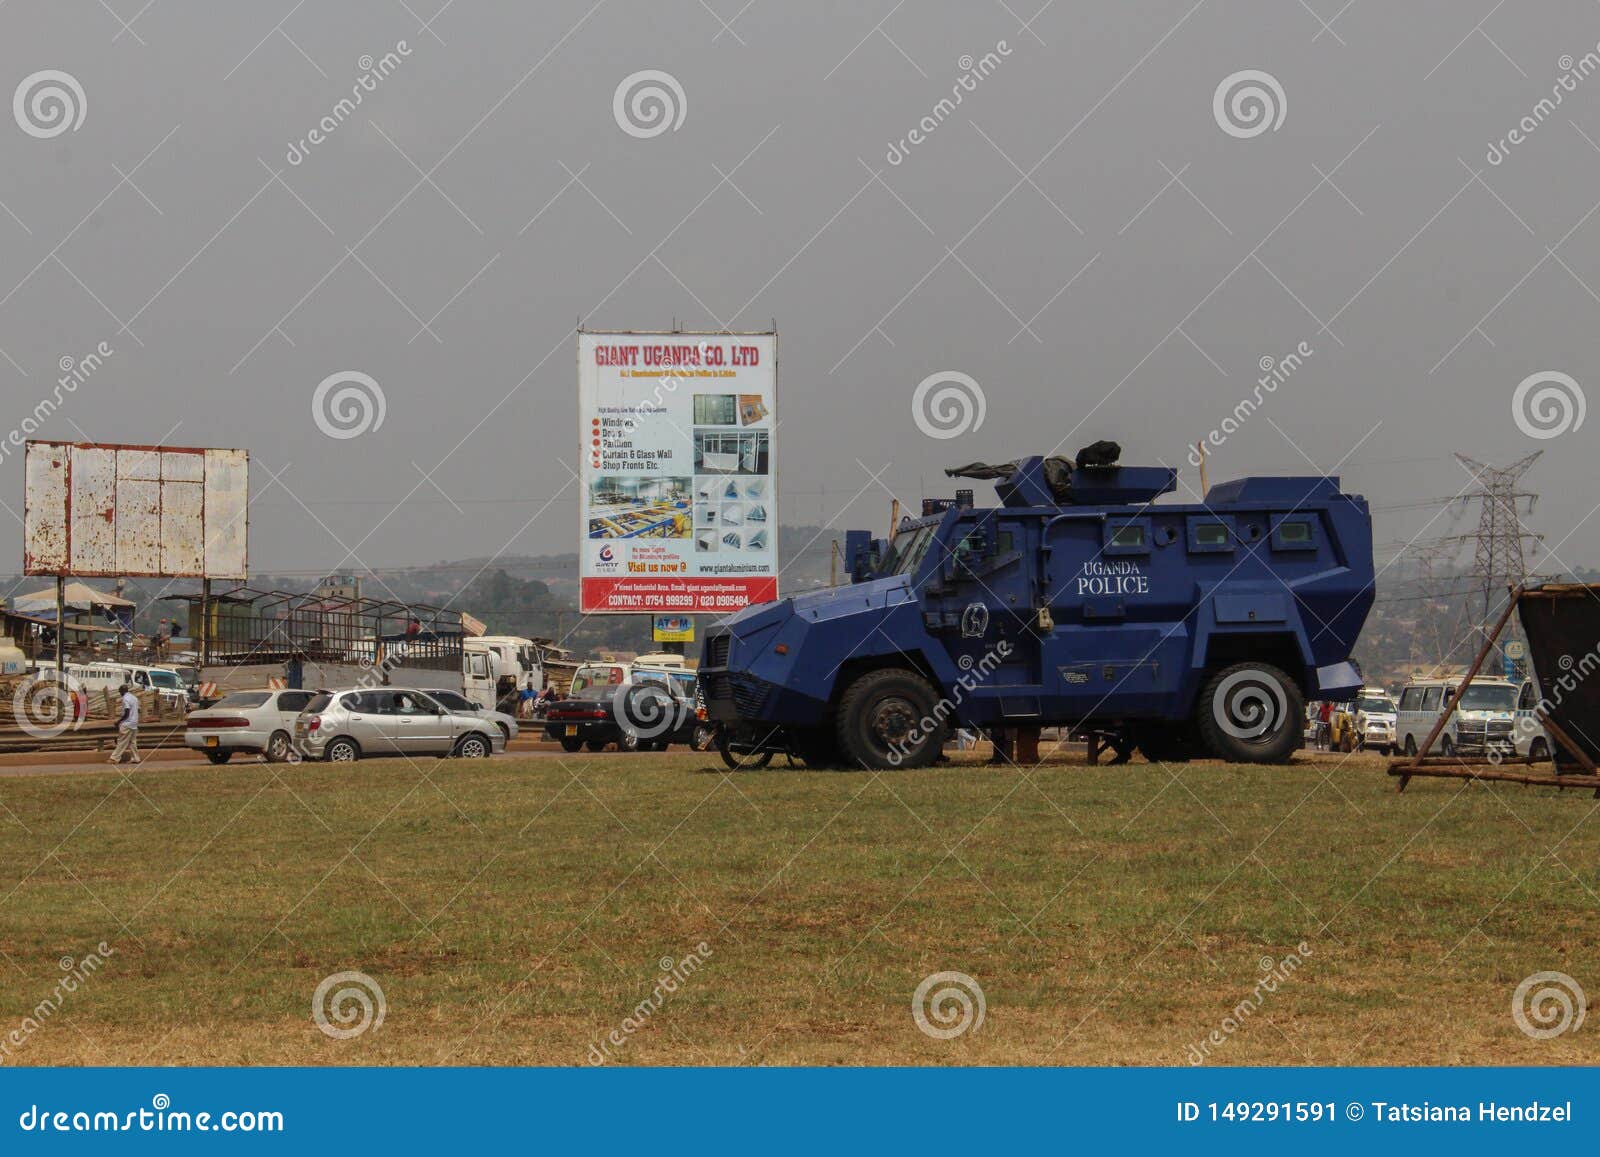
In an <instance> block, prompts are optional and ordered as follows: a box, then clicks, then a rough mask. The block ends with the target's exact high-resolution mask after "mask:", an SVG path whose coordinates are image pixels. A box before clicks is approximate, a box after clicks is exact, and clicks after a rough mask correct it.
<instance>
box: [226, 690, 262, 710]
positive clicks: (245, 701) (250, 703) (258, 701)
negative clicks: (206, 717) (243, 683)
mask: <svg viewBox="0 0 1600 1157" xmlns="http://www.w3.org/2000/svg"><path fill="white" fill-rule="evenodd" d="M271 694H272V692H271V691H235V692H234V693H233V694H232V695H228V696H226V697H224V698H223V699H221V700H219V701H217V702H216V703H214V704H212V706H213V707H214V708H222V707H231V708H233V709H234V710H235V711H243V710H245V709H246V708H249V707H260V706H261V705H262V704H263V703H265V702H266V701H267V696H269V695H271Z"/></svg>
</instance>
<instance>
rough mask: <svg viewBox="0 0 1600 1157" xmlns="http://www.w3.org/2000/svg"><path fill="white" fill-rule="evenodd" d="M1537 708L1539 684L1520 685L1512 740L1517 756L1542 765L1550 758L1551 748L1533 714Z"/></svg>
mask: <svg viewBox="0 0 1600 1157" xmlns="http://www.w3.org/2000/svg"><path fill="white" fill-rule="evenodd" d="M1537 706H1539V684H1538V683H1537V682H1535V681H1534V680H1532V679H1529V680H1527V681H1525V682H1524V683H1523V684H1522V690H1521V692H1519V693H1518V695H1517V726H1516V730H1515V732H1514V733H1513V739H1514V741H1515V743H1516V747H1517V754H1518V755H1527V756H1532V757H1533V761H1534V762H1535V763H1543V762H1544V761H1545V760H1547V759H1549V758H1550V751H1551V748H1550V739H1549V737H1548V736H1546V735H1545V730H1544V725H1543V724H1542V723H1540V722H1539V719H1538V717H1537V716H1535V715H1534V713H1533V711H1534V708H1535V707H1537Z"/></svg>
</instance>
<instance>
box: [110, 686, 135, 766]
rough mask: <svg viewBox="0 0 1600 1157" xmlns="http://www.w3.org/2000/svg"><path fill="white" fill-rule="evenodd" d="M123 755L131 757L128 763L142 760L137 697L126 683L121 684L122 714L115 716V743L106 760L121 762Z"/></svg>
mask: <svg viewBox="0 0 1600 1157" xmlns="http://www.w3.org/2000/svg"><path fill="white" fill-rule="evenodd" d="M125 755H126V756H130V757H131V758H130V759H129V760H128V762H130V763H141V762H143V761H142V760H140V758H139V697H138V696H137V695H135V694H134V693H133V688H132V687H130V686H128V684H126V683H124V684H123V685H122V714H121V715H119V716H117V745H116V747H114V748H112V749H111V758H110V759H109V760H107V761H106V762H108V763H121V762H122V757H123V756H125Z"/></svg>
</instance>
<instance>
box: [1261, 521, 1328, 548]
mask: <svg viewBox="0 0 1600 1157" xmlns="http://www.w3.org/2000/svg"><path fill="white" fill-rule="evenodd" d="M1272 549H1273V550H1316V549H1317V537H1316V532H1315V530H1314V528H1313V527H1312V522H1311V519H1310V518H1309V517H1289V516H1285V517H1283V518H1280V519H1278V520H1277V521H1276V522H1274V523H1273V527H1272Z"/></svg>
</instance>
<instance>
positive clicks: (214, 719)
mask: <svg viewBox="0 0 1600 1157" xmlns="http://www.w3.org/2000/svg"><path fill="white" fill-rule="evenodd" d="M316 694H317V693H316V692H315V691H271V690H266V689H263V690H260V691H235V692H233V693H232V694H231V695H228V696H225V697H224V698H222V699H220V700H218V701H217V702H216V703H213V704H212V705H211V706H210V707H207V708H205V709H204V710H202V711H194V712H191V713H190V714H189V716H188V718H186V719H185V720H184V729H183V742H184V744H185V745H186V746H188V747H192V748H194V749H195V750H197V751H203V752H205V753H206V758H207V759H209V760H210V761H211V762H212V763H227V762H228V760H229V759H230V758H232V757H233V755H234V753H235V752H240V753H243V754H247V755H265V756H266V757H267V759H268V761H269V762H271V763H282V762H283V761H284V760H287V759H290V758H292V757H293V754H294V749H293V747H292V745H291V737H292V736H293V734H294V724H295V719H296V717H297V716H298V715H299V714H300V712H302V711H304V710H305V709H306V706H307V705H308V704H309V703H310V702H311V700H312V699H313V698H314V697H315V696H316Z"/></svg>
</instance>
